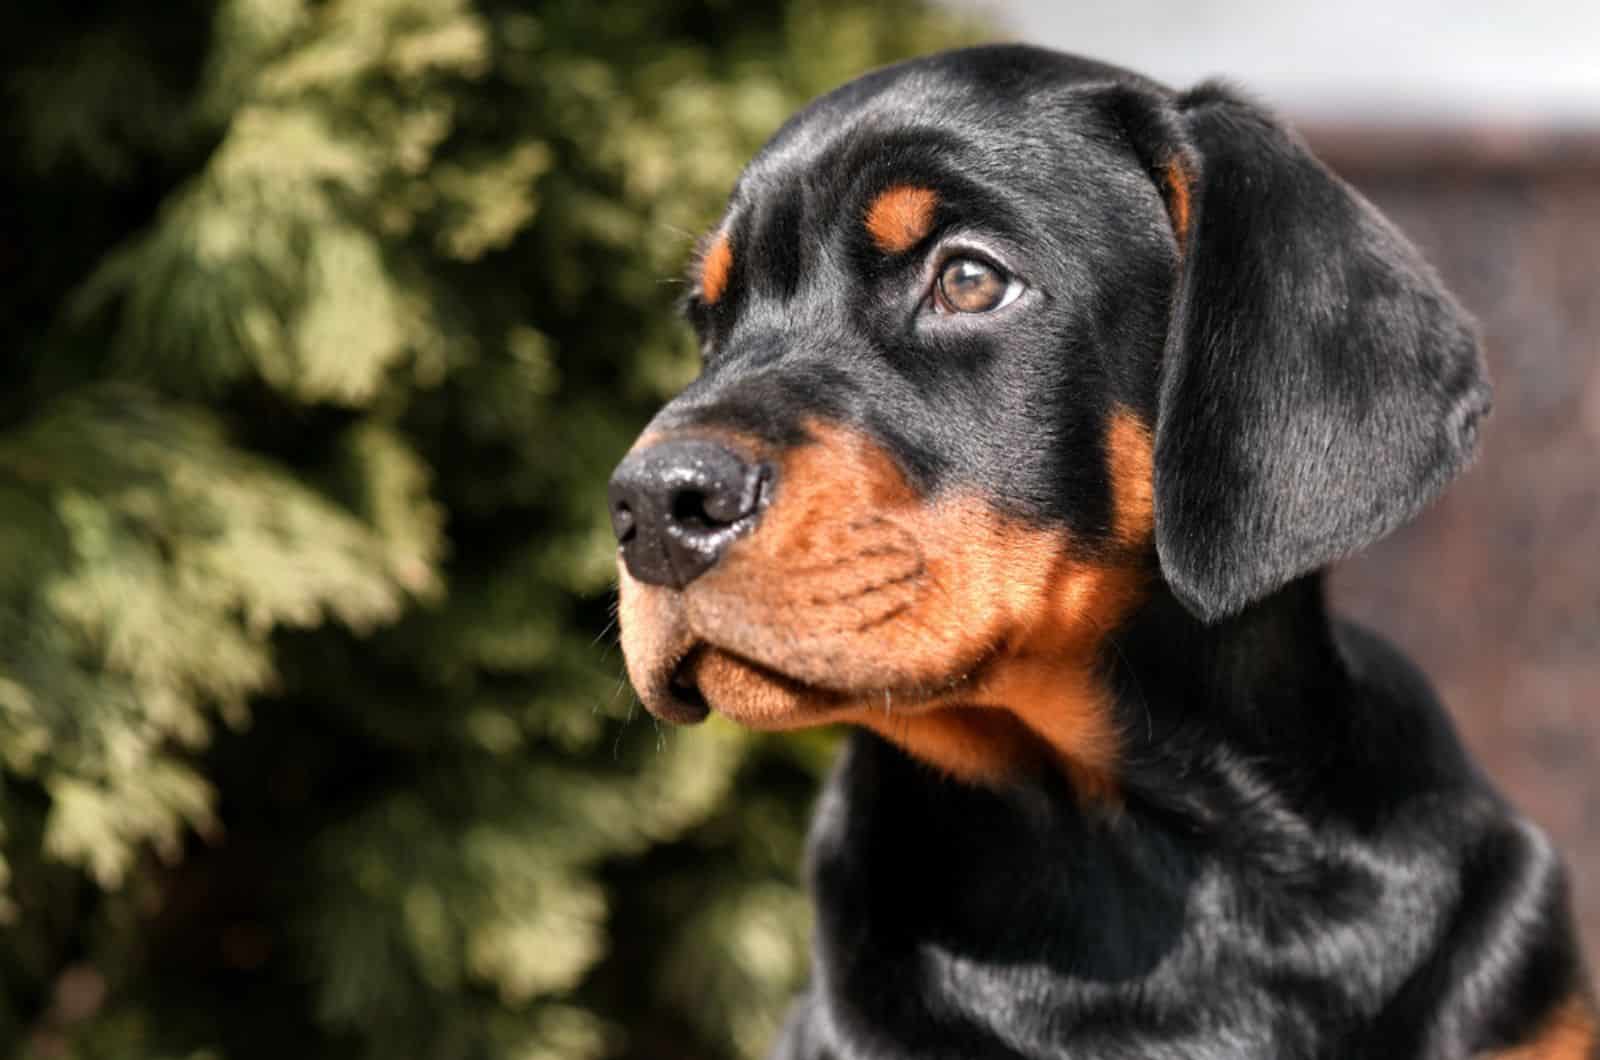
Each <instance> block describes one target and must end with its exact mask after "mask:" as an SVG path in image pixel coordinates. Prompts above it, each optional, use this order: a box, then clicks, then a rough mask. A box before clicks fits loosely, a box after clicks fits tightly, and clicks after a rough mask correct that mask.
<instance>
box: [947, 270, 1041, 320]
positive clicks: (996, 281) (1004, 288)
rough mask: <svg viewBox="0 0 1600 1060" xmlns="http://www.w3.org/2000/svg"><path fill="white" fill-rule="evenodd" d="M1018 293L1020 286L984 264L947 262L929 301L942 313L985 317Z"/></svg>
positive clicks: (1020, 291) (1019, 292)
mask: <svg viewBox="0 0 1600 1060" xmlns="http://www.w3.org/2000/svg"><path fill="white" fill-rule="evenodd" d="M1021 293H1022V284H1020V283H1018V282H1017V281H1016V280H1013V279H1012V278H1011V277H1009V276H1007V275H1006V274H1005V273H1003V272H1001V271H1000V270H999V269H997V268H995V267H994V266H993V265H990V264H989V263H988V262H986V261H979V260H978V259H977V258H951V259H950V260H949V261H947V262H945V264H944V267H943V268H942V269H940V270H939V281H938V282H937V283H936V284H934V288H933V300H934V304H935V306H936V307H937V308H938V309H940V310H941V311H943V312H946V313H988V312H991V311H992V310H995V309H999V308H1000V307H1001V306H1003V305H1008V304H1009V303H1010V302H1011V300H1012V299H1013V298H1015V297H1017V295H1019V294H1021Z"/></svg>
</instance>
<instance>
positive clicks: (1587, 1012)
mask: <svg viewBox="0 0 1600 1060" xmlns="http://www.w3.org/2000/svg"><path fill="white" fill-rule="evenodd" d="M1595 1040H1596V1039H1595V1014H1594V1007H1593V1006H1592V1005H1591V1004H1590V1003H1589V1002H1588V1001H1587V1000H1586V999H1584V998H1582V997H1577V996H1574V997H1572V998H1569V999H1568V1000H1567V1001H1566V1002H1565V1003H1563V1004H1562V1005H1561V1006H1560V1007H1559V1008H1557V1009H1556V1010H1555V1011H1554V1012H1552V1013H1551V1014H1550V1017H1549V1018H1548V1019H1546V1020H1545V1022H1544V1024H1543V1025H1542V1026H1541V1027H1540V1028H1539V1030H1538V1031H1537V1032H1536V1033H1535V1034H1534V1036H1533V1038H1532V1039H1530V1040H1529V1041H1527V1042H1525V1043H1523V1044H1522V1045H1519V1046H1516V1047H1515V1048H1513V1049H1507V1050H1504V1051H1502V1052H1498V1053H1494V1054H1484V1055H1483V1056H1482V1057H1481V1058H1480V1060H1588V1058H1589V1057H1590V1056H1592V1055H1593V1050H1594V1046H1595Z"/></svg>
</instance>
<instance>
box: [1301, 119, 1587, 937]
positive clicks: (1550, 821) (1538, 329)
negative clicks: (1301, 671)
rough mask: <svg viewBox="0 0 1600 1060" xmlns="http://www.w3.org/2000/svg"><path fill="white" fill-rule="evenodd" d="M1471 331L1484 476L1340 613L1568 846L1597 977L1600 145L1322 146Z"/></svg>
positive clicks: (1342, 574) (1525, 141) (1364, 582)
mask: <svg viewBox="0 0 1600 1060" xmlns="http://www.w3.org/2000/svg"><path fill="white" fill-rule="evenodd" d="M1307 136H1308V139H1310V140H1311V141H1312V143H1313V145H1314V146H1315V148H1316V149H1317V150H1318V152H1319V153H1320V154H1321V155H1322V157H1323V158H1324V159H1326V160H1327V161H1328V162H1329V164H1330V165H1332V166H1333V167H1334V168H1335V169H1336V170H1338V171H1339V172H1340V173H1341V174H1342V175H1344V176H1345V177H1346V179H1348V180H1350V181H1351V182H1352V183H1354V184H1356V185H1357V186H1358V187H1360V188H1361V189H1362V190H1363V191H1364V192H1365V193H1366V194H1367V195H1368V196H1369V197H1370V198H1371V199H1372V200H1373V201H1374V202H1376V203H1377V204H1378V206H1379V207H1380V208H1381V209H1383V210H1384V211H1385V212H1386V213H1388V214H1389V216H1390V217H1391V218H1393V219H1394V220H1395V221H1396V222H1397V223H1398V224H1399V225H1400V227H1401V228H1403V229H1404V230H1405V231H1406V232H1407V233H1408V234H1409V235H1410V236H1411V238H1412V239H1413V240H1415V241H1416V243H1417V244H1418V245H1419V246H1421V247H1422V249H1423V251H1424V253H1425V254H1426V255H1427V256H1428V258H1429V259H1430V260H1431V261H1432V262H1433V263H1434V265H1435V266H1436V267H1437V268H1438V270H1439V271H1440V273H1441V274H1443V276H1444V278H1445V280H1446V282H1447V283H1448V284H1449V285H1450V286H1451V288H1452V289H1453V290H1454V291H1455V292H1456V293H1457V295H1458V296H1459V297H1460V298H1461V300H1462V301H1463V302H1464V303H1465V304H1466V306H1467V307H1468V308H1469V309H1471V310H1472V312H1473V313H1474V314H1475V315H1476V316H1477V318H1478V321H1479V324H1480V326H1481V329H1482V335H1483V338H1484V343H1485V347H1486V349H1487V352H1488V358H1489V367H1490V372H1491V374H1492V376H1493V379H1494V382H1495V406H1494V414H1493V416H1492V417H1491V419H1490V423H1489V427H1488V430H1487V432H1486V434H1485V438H1484V444H1483V453H1482V456H1481V457H1480V459H1479V461H1478V463H1477V465H1476V466H1475V467H1474V468H1473V469H1472V470H1471V471H1470V472H1468V473H1467V474H1466V475H1465V476H1464V477H1463V478H1462V479H1461V480H1459V481H1458V482H1457V483H1456V484H1455V486H1454V487H1453V488H1452V489H1451V490H1450V491H1449V492H1447V493H1446V495H1445V497H1444V499H1443V500H1442V501H1441V502H1440V503H1438V504H1436V505H1435V506H1434V507H1433V508H1432V509H1431V510H1430V511H1429V512H1427V513H1426V514H1425V515H1424V516H1423V518H1422V519H1421V520H1419V521H1418V522H1417V523H1416V524H1415V525H1413V526H1411V527H1408V528H1406V529H1404V530H1402V531H1401V532H1399V533H1397V534H1396V535H1394V536H1393V537H1391V538H1390V539H1388V540H1386V541H1384V542H1382V543H1380V544H1379V545H1377V546H1376V547H1374V548H1373V549H1372V550H1371V551H1370V552H1368V553H1367V554H1365V555H1363V556H1361V557H1359V558H1357V559H1355V560H1352V561H1350V562H1348V563H1346V564H1344V565H1343V567H1342V568H1341V569H1339V570H1338V572H1337V573H1336V575H1335V577H1334V579H1333V595H1334V600H1335V605H1336V606H1337V607H1338V608H1339V609H1340V610H1341V611H1343V612H1344V613H1346V614H1348V615H1350V616H1352V617H1354V618H1356V619H1358V620H1360V621H1362V622H1364V623H1366V624H1367V625H1370V626H1373V627H1375V628H1377V629H1379V630H1381V631H1383V632H1384V633H1386V634H1388V635H1389V636H1390V637H1392V638H1393V639H1394V640H1395V641H1397V642H1398V643H1399V644H1400V645H1401V646H1402V647H1403V648H1404V649H1406V650H1407V651H1408V652H1409V653H1410V654H1411V655H1412V656H1413V658H1415V659H1416V660H1417V661H1418V662H1420V663H1421V664H1422V666H1423V667H1424V669H1426V670H1427V672H1428V673H1429V675H1430V676H1431V677H1432V678H1433V680H1434V683H1435V686H1436V687H1437V689H1438V690H1439V693H1440V695H1441V696H1442V697H1443V699H1444V701H1445V702H1446V703H1447V704H1448V705H1449V707H1450V708H1451V710H1452V712H1453V713H1454V715H1455V717H1456V719H1457V722H1458V724H1459V726H1460V728H1461V730H1462V733H1463V735H1464V737H1465V739H1466V741H1467V743H1468V744H1469V745H1470V747H1471V748H1472V750H1473V751H1474V752H1475V753H1476V754H1477V756H1478V758H1479V760H1480V761H1482V762H1483V763H1484V765H1485V766H1486V768H1487V769H1488V771H1489V773H1490V774H1491V775H1492V776H1493V777H1494V779H1495V780H1496V782H1497V783H1498V784H1499V786H1500V787H1501V790H1503V791H1504V792H1505V793H1506V794H1508V795H1509V796H1510V798H1511V799H1512V800H1513V801H1514V802H1516V803H1517V804H1518V805H1519V806H1520V807H1522V809H1523V810H1524V811H1525V812H1527V813H1528V814H1529V815H1531V816H1532V817H1533V818H1534V819H1535V820H1537V821H1538V822H1539V823H1540V824H1541V825H1543V826H1544V827H1545V829H1546V830H1547V831H1548V832H1549V834H1550V835H1551V836H1552V837H1553V838H1554V839H1555V842H1556V844H1557V845H1558V846H1559V847H1560V848H1561V850H1562V851H1563V853H1564V854H1565V856H1566V859H1567V863H1568V865H1569V866H1570V867H1571V870H1572V875H1573V891H1574V900H1575V903H1576V905H1577V908H1578V913H1579V917H1580V919H1581V921H1582V925H1583V931H1584V937H1585V940H1586V942H1587V946H1588V951H1589V953H1590V954H1591V961H1592V962H1593V963H1595V964H1596V965H1600V134H1596V135H1587V136H1585V135H1570V134H1569V135H1557V134H1551V133H1542V134H1541V133H1530V132H1526V131H1517V130H1504V129H1502V130H1477V131H1472V132H1462V131H1456V132H1438V131H1429V130H1416V129H1412V130H1389V131H1384V132H1377V131H1371V130H1361V129H1329V128H1324V129H1320V130H1319V129H1312V130H1308V132H1307Z"/></svg>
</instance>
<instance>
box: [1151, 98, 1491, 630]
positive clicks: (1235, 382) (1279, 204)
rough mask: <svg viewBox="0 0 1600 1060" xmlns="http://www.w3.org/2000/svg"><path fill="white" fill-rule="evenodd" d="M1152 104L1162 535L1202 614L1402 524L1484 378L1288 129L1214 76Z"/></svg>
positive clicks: (1451, 464)
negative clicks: (1166, 273)
mask: <svg viewBox="0 0 1600 1060" xmlns="http://www.w3.org/2000/svg"><path fill="white" fill-rule="evenodd" d="M1162 110H1163V111H1164V118H1163V120H1161V121H1160V122H1158V123H1156V124H1159V125H1162V126H1166V127H1167V128H1168V129H1169V130H1170V131H1172V132H1176V133H1178V134H1179V135H1180V136H1181V139H1180V140H1179V142H1176V143H1171V142H1169V145H1168V147H1167V148H1166V149H1165V150H1164V151H1163V152H1158V154H1157V155H1156V156H1153V157H1152V158H1151V159H1150V160H1148V161H1147V164H1148V165H1150V167H1151V169H1152V170H1153V173H1154V175H1155V176H1156V178H1157V180H1158V182H1160V183H1161V184H1162V185H1163V194H1164V196H1165V198H1166V202H1167V206H1168V212H1169V215H1170V217H1171V219H1172V222H1173V227H1174V231H1175V233H1176V236H1177V242H1178V248H1179V254H1180V259H1181V265H1180V276H1179V279H1178V285H1177V292H1176V296H1175V300H1174V304H1173V309H1172V317H1171V323H1170V326H1169V331H1168V336H1167V343H1166V348H1165V351H1164V360H1163V363H1162V366H1161V372H1160V393H1159V399H1158V409H1157V416H1156V430H1155V519H1156V546H1157V550H1158V551H1159V553H1160V559H1161V566H1162V570H1163V573H1164V574H1165V576H1166V579H1167V582H1168V584H1169V585H1170V586H1171V587H1172V589H1173V591H1174V592H1175V593H1176V594H1177V596H1178V597H1179V599H1181V600H1182V601H1183V603H1184V604H1185V605H1186V606H1187V607H1188V608H1189V609H1190V610H1191V611H1193V612H1194V613H1195V614H1196V615H1198V616H1199V617H1201V618H1202V619H1205V620H1206V621H1215V620H1217V619H1220V618H1224V617H1226V616H1229V615H1232V614H1235V613H1237V612H1239V611H1240V610H1242V609H1243V608H1244V607H1246V606H1247V605H1249V604H1250V603H1252V602H1254V601H1256V600H1259V599H1261V598H1262V597H1264V596H1266V595H1268V594H1270V593H1272V592H1273V591H1275V590H1276V589H1278V588H1280V587H1281V586H1283V585H1285V584H1286V583H1288V582H1289V581H1291V580H1293V579H1295V578H1297V577H1300V576H1301V575H1304V574H1306V573H1308V572H1310V571H1313V570H1315V569H1317V568H1319V567H1322V566H1324V565H1326V564H1328V563H1330V562H1332V561H1333V560H1336V559H1339V558H1340V557H1343V556H1346V555H1348V554H1350V553H1352V552H1354V551H1356V550H1358V549H1360V548H1362V547H1363V546H1365V545H1367V544H1370V543H1371V542H1373V541H1375V540H1377V539H1378V538H1380V537H1382V536H1383V535H1384V534H1387V533H1388V532H1389V531H1391V530H1393V529H1394V528H1396V527H1397V526H1399V525H1401V524H1402V523H1404V522H1406V521H1407V520H1409V519H1410V518H1412V517H1413V516H1414V515H1415V514H1416V513H1417V512H1418V511H1419V510H1420V509H1421V508H1422V507H1423V506H1424V505H1425V504H1427V503H1428V501H1430V500H1431V499H1433V497H1434V496H1435V495H1436V494H1438V493H1439V491H1440V490H1441V489H1442V488H1443V487H1444V485H1445V484H1446V483H1447V482H1448V481H1449V480H1450V479H1451V478H1453V477H1454V476H1455V475H1456V474H1457V473H1458V472H1459V471H1461V470H1462V468H1463V467H1464V466H1465V465H1466V464H1467V463H1468V462H1469V461H1470V460H1471V458H1472V455H1473V453H1474V451H1475V449H1476V447H1477V436H1478V426H1479V422H1480V421H1481V420H1482V418H1483V417H1484V415H1485V414H1486V413H1487V412H1488V410H1489V385H1488V381H1487V378H1486V376H1485V372H1484V367H1483V361H1482V355H1481V353H1480V351H1479V349H1478V343H1477V339H1476V336H1475V334H1474V329H1473V325H1472V323H1471V321H1470V320H1469V318H1468V317H1467V314H1466V313H1465V311H1463V310H1462V308H1461V307H1460V306H1459V305H1458V304H1457V303H1456V301H1455V300H1454V299H1453V298H1452V297H1451V296H1450V295H1449V293H1447V292H1446V291H1445V290H1444V288H1443V287H1442V286H1441V284H1440V281H1439V278H1438V277H1437V276H1436V275H1435V274H1434V272H1433V270H1432V269H1431V268H1430V267H1429V266H1428V265H1427V264H1426V263H1425V262H1424V261H1423V260H1422V258H1421V256H1420V255H1419V254H1418V252H1417V250H1416V248H1414V247H1413V246H1412V245H1411V244H1410V243H1409V242H1407V240H1406V239H1405V237H1404V236H1402V235H1401V234H1400V233H1399V232H1398V231H1397V230H1396V229H1395V228H1394V227H1393V226H1392V225H1390V224H1389V222H1388V221H1387V220H1385V219H1384V218H1383V217H1382V216H1381V215H1380V214H1379V213H1378V211H1377V210H1376V209H1375V208H1374V207H1373V206H1372V205H1371V204H1370V203H1368V202H1367V201H1366V200H1365V199H1363V198H1362V197H1361V196H1360V195H1359V194H1358V193H1357V192H1356V191H1355V190H1354V189H1352V188H1350V187H1349V186H1348V185H1347V184H1345V183H1344V182H1343V181H1342V180H1340V179H1339V178H1338V177H1336V176H1334V175H1333V174H1332V173H1331V172H1329V171H1328V169H1326V168H1325V167H1324V166H1323V165H1322V164H1321V163H1320V162H1319V161H1317V159H1316V158H1314V157H1313V156H1312V154H1311V152H1310V150H1309V149H1307V147H1306V146H1305V144H1304V143H1303V142H1302V141H1301V140H1300V139H1299V137H1298V136H1296V135H1295V134H1294V133H1292V132H1290V131H1289V130H1288V129H1286V128H1285V127H1284V126H1282V125H1281V124H1279V123H1278V122H1277V121H1276V120H1274V119H1273V118H1272V117H1271V116H1270V115H1268V114H1267V113H1266V112H1264V111H1263V110H1261V109H1260V108H1258V107H1256V106H1254V105H1252V104H1250V103H1247V102H1244V101H1242V100H1240V99H1238V98H1237V97H1235V96H1233V95H1231V94H1230V93H1229V92H1228V91H1227V90H1225V89H1221V88H1217V87H1214V86H1203V87H1202V88H1200V89H1198V90H1196V91H1195V92H1193V93H1190V94H1189V95H1187V96H1184V97H1180V98H1179V99H1178V100H1177V105H1176V114H1174V113H1173V110H1172V109H1171V108H1170V106H1169V107H1164V108H1162ZM1149 124H1150V123H1149V122H1147V123H1146V125H1149ZM1174 124H1175V125H1176V126H1177V128H1176V129H1171V126H1172V125H1174Z"/></svg>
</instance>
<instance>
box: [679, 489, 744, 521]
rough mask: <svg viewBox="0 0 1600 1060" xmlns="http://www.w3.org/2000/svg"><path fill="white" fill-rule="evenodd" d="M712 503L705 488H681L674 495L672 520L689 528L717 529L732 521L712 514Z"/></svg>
mask: <svg viewBox="0 0 1600 1060" xmlns="http://www.w3.org/2000/svg"><path fill="white" fill-rule="evenodd" d="M712 503H714V502H713V501H710V500H708V498H707V496H706V494H705V492H704V491H703V490H698V489H682V490H679V491H678V492H677V493H675V494H673V496H672V521H673V522H675V523H677V524H678V525H679V526H682V527H685V528H686V529H689V530H715V529H717V528H718V527H719V526H724V525H726V523H728V522H731V521H732V520H722V519H718V518H716V517H715V516H714V515H712V513H711V510H710V505H711V504H712Z"/></svg>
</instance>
